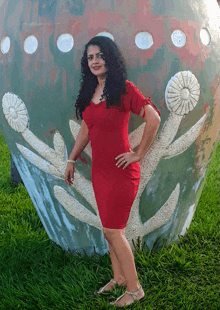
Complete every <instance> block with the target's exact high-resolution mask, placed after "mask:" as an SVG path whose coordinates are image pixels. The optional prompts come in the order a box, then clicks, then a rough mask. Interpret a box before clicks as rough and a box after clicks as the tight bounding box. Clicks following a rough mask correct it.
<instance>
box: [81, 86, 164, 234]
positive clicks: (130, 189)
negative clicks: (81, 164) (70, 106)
mask: <svg viewBox="0 0 220 310" xmlns="http://www.w3.org/2000/svg"><path fill="white" fill-rule="evenodd" d="M126 88H127V94H126V95H123V97H122V107H121V109H119V108H117V107H110V108H109V109H107V108H106V102H105V101H102V102H100V103H98V104H94V103H93V102H92V101H91V102H90V106H88V107H86V109H85V110H84V111H83V113H82V117H83V120H84V121H85V123H86V125H87V126H88V129H89V138H90V141H91V148H92V185H93V189H94V193H95V198H96V202H97V206H98V210H99V216H100V219H101V222H102V226H103V227H105V228H112V229H122V228H124V227H125V226H126V223H127V221H128V217H129V214H130V210H131V207H132V204H133V201H134V199H135V196H136V194H137V190H138V186H139V181H140V166H139V163H138V162H134V163H131V164H130V165H128V167H127V168H125V169H123V166H124V165H122V166H121V167H120V168H118V167H116V165H115V164H116V162H117V161H116V160H115V157H116V156H118V155H120V154H122V153H126V152H129V151H130V150H131V147H130V145H129V141H128V122H129V116H130V112H131V111H132V112H133V113H135V114H139V113H140V109H141V107H142V106H144V105H146V104H151V105H152V106H153V107H154V108H155V109H156V110H157V112H158V114H159V115H160V112H159V110H158V109H157V108H156V106H155V105H154V104H153V103H152V102H151V100H150V98H149V97H148V98H145V97H144V96H143V95H142V93H141V92H140V91H139V90H138V88H137V87H136V86H135V85H134V84H133V83H132V82H130V81H128V80H126Z"/></svg>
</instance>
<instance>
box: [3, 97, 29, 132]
mask: <svg viewBox="0 0 220 310" xmlns="http://www.w3.org/2000/svg"><path fill="white" fill-rule="evenodd" d="M2 107H3V112H4V114H5V118H6V119H7V121H8V123H9V125H10V126H11V128H13V129H14V130H15V131H18V132H24V131H25V129H26V128H27V127H28V119H29V117H28V111H27V109H26V106H25V104H24V102H23V101H22V100H21V99H20V98H19V97H18V96H17V95H15V94H12V93H10V92H8V93H5V94H4V96H3V98H2Z"/></svg>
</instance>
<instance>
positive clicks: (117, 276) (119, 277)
mask: <svg viewBox="0 0 220 310" xmlns="http://www.w3.org/2000/svg"><path fill="white" fill-rule="evenodd" d="M108 247H109V253H110V258H111V263H112V270H113V274H114V278H113V279H114V280H115V281H116V282H117V283H118V284H122V283H123V282H125V276H124V273H123V270H122V269H121V266H120V263H119V261H118V259H117V256H116V255H115V252H114V249H113V247H112V245H111V244H110V243H109V242H108Z"/></svg>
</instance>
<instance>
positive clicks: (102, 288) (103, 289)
mask: <svg viewBox="0 0 220 310" xmlns="http://www.w3.org/2000/svg"><path fill="white" fill-rule="evenodd" d="M109 283H114V286H115V285H116V284H118V285H122V286H126V285H125V281H124V282H122V283H121V284H119V283H117V282H116V281H115V280H113V279H111V280H110V281H109V282H108V283H107V284H106V285H105V286H103V287H101V288H100V289H99V290H98V292H95V293H94V294H95V295H100V294H102V293H103V292H108V291H111V290H112V289H113V288H114V286H113V287H112V288H111V289H110V290H105V288H106V287H107V285H108V284H109Z"/></svg>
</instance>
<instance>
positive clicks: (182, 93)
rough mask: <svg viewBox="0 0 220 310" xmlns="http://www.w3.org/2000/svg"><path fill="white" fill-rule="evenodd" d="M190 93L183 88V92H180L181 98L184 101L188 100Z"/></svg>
mask: <svg viewBox="0 0 220 310" xmlns="http://www.w3.org/2000/svg"><path fill="white" fill-rule="evenodd" d="M189 95H190V92H189V89H188V88H183V90H182V91H181V94H180V96H181V98H182V99H184V100H187V99H188V98H189Z"/></svg>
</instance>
